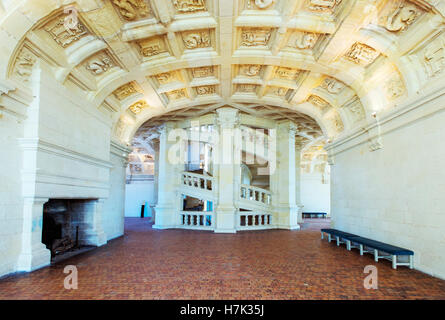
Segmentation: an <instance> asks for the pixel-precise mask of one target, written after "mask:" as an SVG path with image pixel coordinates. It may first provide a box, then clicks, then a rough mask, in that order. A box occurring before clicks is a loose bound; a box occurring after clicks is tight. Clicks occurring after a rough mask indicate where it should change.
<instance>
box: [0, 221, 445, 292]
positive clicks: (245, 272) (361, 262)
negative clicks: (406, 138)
mask: <svg viewBox="0 0 445 320" xmlns="http://www.w3.org/2000/svg"><path fill="white" fill-rule="evenodd" d="M327 223H329V220H322V219H319V220H315V219H307V220H306V221H305V223H304V225H303V230H301V231H285V230H273V231H259V232H239V233H237V234H235V235H233V234H214V233H211V232H199V231H186V230H163V231H160V230H152V229H151V224H150V223H149V221H148V220H146V219H144V220H142V219H139V218H130V219H127V220H126V233H125V236H124V237H122V238H119V239H116V240H113V241H111V242H110V243H108V245H106V246H104V247H101V248H98V249H96V250H93V251H90V252H88V253H85V254H82V255H79V256H76V257H73V258H70V259H69V260H66V261H64V262H61V263H59V264H58V265H55V266H51V267H48V268H44V269H41V270H37V271H35V272H32V273H28V274H20V275H13V276H9V277H6V278H3V279H1V280H0V299H445V281H442V280H439V279H436V278H432V277H430V276H428V275H426V274H423V273H421V272H418V271H415V270H409V269H408V268H404V267H400V268H399V269H398V270H392V269H391V265H390V263H389V261H382V262H379V263H377V264H376V263H375V262H374V260H373V258H372V256H370V255H365V256H363V257H361V256H360V255H359V254H358V252H357V251H356V250H353V251H352V252H349V251H347V250H346V249H345V248H344V247H341V248H338V247H337V246H336V245H334V244H333V243H330V244H329V243H328V242H327V241H325V240H324V241H321V240H320V233H319V232H318V231H317V230H318V229H319V228H320V227H321V226H325V225H326V224H327ZM68 264H70V265H76V266H77V268H78V270H79V289H78V290H66V289H64V287H63V282H64V277H65V276H66V275H65V274H64V273H63V268H64V267H65V265H68ZM374 264H375V265H376V266H377V267H378V275H379V288H378V290H366V289H364V288H363V279H364V278H365V277H366V274H364V273H363V268H364V267H365V266H366V265H374Z"/></svg>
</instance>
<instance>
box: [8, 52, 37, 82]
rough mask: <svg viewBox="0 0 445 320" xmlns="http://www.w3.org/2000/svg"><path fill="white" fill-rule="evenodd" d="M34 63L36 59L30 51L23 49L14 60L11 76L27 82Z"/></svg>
mask: <svg viewBox="0 0 445 320" xmlns="http://www.w3.org/2000/svg"><path fill="white" fill-rule="evenodd" d="M36 62H37V59H36V57H35V56H34V55H33V54H32V53H31V51H29V50H28V49H27V48H23V49H22V50H21V51H20V53H19V54H18V55H17V58H16V60H15V63H14V73H13V75H14V76H15V77H16V78H18V79H19V80H21V81H23V82H28V81H29V80H30V78H31V75H32V70H33V68H34V65H35V63H36Z"/></svg>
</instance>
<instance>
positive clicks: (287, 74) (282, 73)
mask: <svg viewBox="0 0 445 320" xmlns="http://www.w3.org/2000/svg"><path fill="white" fill-rule="evenodd" d="M298 73H299V70H296V69H292V68H286V67H279V68H277V70H275V75H276V76H277V77H278V78H280V79H285V80H295V78H296V77H297V75H298Z"/></svg>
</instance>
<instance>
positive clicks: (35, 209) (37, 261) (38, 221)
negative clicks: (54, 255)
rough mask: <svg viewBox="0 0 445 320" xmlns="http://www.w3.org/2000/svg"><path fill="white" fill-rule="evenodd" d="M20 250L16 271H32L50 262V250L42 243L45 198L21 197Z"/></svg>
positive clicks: (46, 200)
mask: <svg viewBox="0 0 445 320" xmlns="http://www.w3.org/2000/svg"><path fill="white" fill-rule="evenodd" d="M23 201H24V203H23V224H22V250H21V253H20V256H19V259H18V265H17V270H18V271H33V270H36V269H38V268H41V267H44V266H47V265H49V264H50V263H51V252H50V251H49V250H48V249H47V248H46V246H45V245H44V244H43V243H42V227H43V205H44V204H45V203H46V202H48V199H47V198H36V197H25V198H24V199H23Z"/></svg>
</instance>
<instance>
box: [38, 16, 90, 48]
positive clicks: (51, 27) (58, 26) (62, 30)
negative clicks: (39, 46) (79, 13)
mask: <svg viewBox="0 0 445 320" xmlns="http://www.w3.org/2000/svg"><path fill="white" fill-rule="evenodd" d="M66 18H67V17H66V16H65V15H62V16H59V17H57V18H56V19H54V20H53V21H51V22H49V23H48V24H47V25H45V26H44V28H43V29H44V30H45V31H46V32H47V33H48V34H49V35H50V36H51V38H53V40H54V41H55V42H57V44H59V45H60V46H61V47H62V48H67V47H68V46H70V45H71V44H73V43H74V42H76V41H78V40H79V39H81V38H83V37H85V36H87V35H88V30H87V28H86V27H85V26H84V25H83V24H82V23H81V22H80V21H77V23H76V24H75V25H73V26H71V25H68V24H67V23H66Z"/></svg>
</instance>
